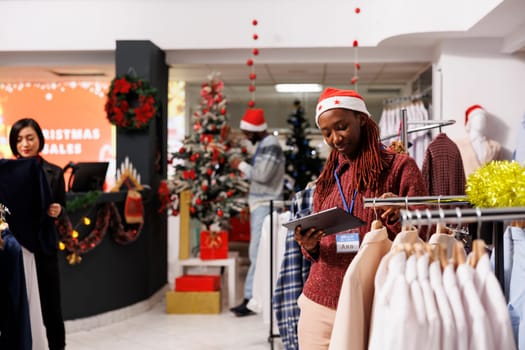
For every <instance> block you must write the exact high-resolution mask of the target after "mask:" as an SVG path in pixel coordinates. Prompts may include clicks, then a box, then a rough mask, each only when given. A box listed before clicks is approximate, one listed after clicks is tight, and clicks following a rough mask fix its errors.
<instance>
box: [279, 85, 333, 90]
mask: <svg viewBox="0 0 525 350" xmlns="http://www.w3.org/2000/svg"><path fill="white" fill-rule="evenodd" d="M322 89H323V86H322V85H321V84H276V85H275V91H277V92H320V91H321V90H322Z"/></svg>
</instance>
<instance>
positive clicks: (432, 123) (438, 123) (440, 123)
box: [381, 120, 456, 141]
mask: <svg viewBox="0 0 525 350" xmlns="http://www.w3.org/2000/svg"><path fill="white" fill-rule="evenodd" d="M455 123H456V121H455V120H441V121H439V120H425V121H421V120H420V121H408V122H407V124H409V125H410V124H429V125H425V126H420V127H417V128H413V129H408V130H407V131H406V133H407V134H411V133H413V132H418V131H424V130H430V129H436V128H440V129H441V127H443V126H447V125H452V124H455ZM394 137H400V135H399V133H397V134H391V135H387V136H385V137H382V138H381V141H384V140H388V139H391V138H394Z"/></svg>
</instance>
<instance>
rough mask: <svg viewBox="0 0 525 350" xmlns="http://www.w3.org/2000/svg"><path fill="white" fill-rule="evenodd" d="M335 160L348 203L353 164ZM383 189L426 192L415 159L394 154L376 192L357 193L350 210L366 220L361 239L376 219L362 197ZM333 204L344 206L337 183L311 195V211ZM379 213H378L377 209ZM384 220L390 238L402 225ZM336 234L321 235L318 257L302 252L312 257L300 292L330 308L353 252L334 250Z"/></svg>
mask: <svg viewBox="0 0 525 350" xmlns="http://www.w3.org/2000/svg"><path fill="white" fill-rule="evenodd" d="M338 164H339V167H338V174H339V178H340V181H341V185H342V187H343V190H344V192H345V198H346V201H347V203H348V205H349V206H350V202H351V200H352V196H353V194H354V189H353V188H349V186H350V185H349V184H350V176H351V171H349V169H350V168H351V167H352V163H351V162H349V161H348V160H346V158H344V157H342V156H339V160H338ZM385 192H392V193H394V194H397V195H399V196H424V195H426V188H425V184H424V182H423V177H422V175H421V172H420V171H419V168H418V167H417V164H416V162H415V161H414V159H412V158H411V157H410V156H408V155H404V154H395V155H394V156H393V158H392V160H391V163H390V166H388V167H387V168H386V169H384V170H383V172H382V174H381V179H380V181H379V190H378V191H377V193H373V192H372V191H370V190H364V191H361V192H358V193H357V195H356V199H355V204H354V209H353V212H352V214H353V215H354V216H356V217H358V218H360V219H361V220H363V221H364V222H365V223H366V224H365V225H363V226H361V227H360V228H359V236H360V238H361V239H360V242H362V241H363V237H364V235H365V234H366V233H367V232H368V231H370V225H371V223H372V221H373V220H375V214H374V210H373V208H364V204H363V197H366V198H373V197H379V196H380V195H381V194H383V193H385ZM334 206H338V207H340V208H343V202H342V200H341V197H340V195H339V191H338V189H337V184H334V185H333V188H331V189H330V190H329V191H327V193H326V194H325V195H324V196H323V198H322V200H319V199H318V198H314V211H316V212H317V211H320V210H324V209H328V208H332V207H334ZM378 214H379V215H380V212H379V210H378ZM383 224H384V225H385V226H386V227H387V229H388V233H389V236H390V238H391V239H393V238H394V236H395V234H397V233H398V232H399V231H400V229H401V224H400V223H399V222H398V223H397V224H395V225H386V224H385V223H384V222H383ZM335 237H336V236H335V235H329V236H326V237H323V238H322V239H321V242H320V249H319V257H318V258H317V259H316V260H313V259H312V258H311V257H309V256H308V254H307V253H306V252H305V251H304V250H303V253H305V255H306V256H307V257H308V258H309V259H310V260H313V261H314V263H313V264H312V266H311V268H310V273H309V275H308V279H307V281H306V283H305V285H304V288H303V293H304V295H305V296H306V297H308V299H310V300H312V301H314V302H316V303H318V304H321V305H324V306H326V307H329V308H331V309H336V308H337V301H338V300H339V293H340V290H341V285H342V283H343V277H344V274H345V272H346V269H347V268H348V265H349V264H350V262H351V261H352V259H353V258H354V256H355V254H353V253H340V254H338V253H337V252H336V242H335Z"/></svg>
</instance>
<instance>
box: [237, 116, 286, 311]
mask: <svg viewBox="0 0 525 350" xmlns="http://www.w3.org/2000/svg"><path fill="white" fill-rule="evenodd" d="M240 128H241V131H242V132H243V134H244V136H245V137H246V139H248V140H249V141H250V142H251V143H252V144H253V145H256V144H257V148H256V151H255V154H254V155H253V158H252V162H251V164H249V163H247V162H245V161H241V160H240V159H237V158H232V159H230V165H231V167H232V168H234V169H239V170H240V171H241V172H242V173H243V174H244V175H245V176H246V178H247V179H249V181H250V191H249V193H248V202H249V205H250V246H249V257H250V268H249V269H248V274H247V275H246V280H245V282H244V300H243V302H242V303H241V304H240V305H238V306H236V307H233V308H231V309H230V311H232V312H233V313H234V314H235V315H236V316H238V317H242V316H248V315H251V314H253V312H252V311H251V310H250V309H248V308H247V304H248V302H249V301H250V299H251V298H252V287H253V276H254V273H255V263H256V260H257V251H258V249H259V242H260V239H261V231H262V224H263V220H264V218H265V217H266V216H267V215H269V214H270V205H269V203H270V200H280V199H282V191H283V182H284V166H285V158H284V153H283V150H282V148H281V145H280V144H279V140H278V139H277V137H275V136H273V135H271V134H269V133H268V132H267V128H268V126H267V124H266V120H265V119H264V111H263V110H262V109H254V108H251V109H248V110H247V111H246V113H245V114H244V116H243V118H242V119H241V125H240Z"/></svg>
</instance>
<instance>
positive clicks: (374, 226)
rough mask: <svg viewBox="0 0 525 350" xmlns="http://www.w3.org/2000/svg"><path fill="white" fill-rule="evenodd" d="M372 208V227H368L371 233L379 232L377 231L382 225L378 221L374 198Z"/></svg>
mask: <svg viewBox="0 0 525 350" xmlns="http://www.w3.org/2000/svg"><path fill="white" fill-rule="evenodd" d="M373 208H374V214H375V220H374V221H372V225H371V226H370V230H371V231H373V230H379V229H381V228H383V223H382V222H381V220H379V218H378V216H377V208H376V197H374V203H373Z"/></svg>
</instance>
